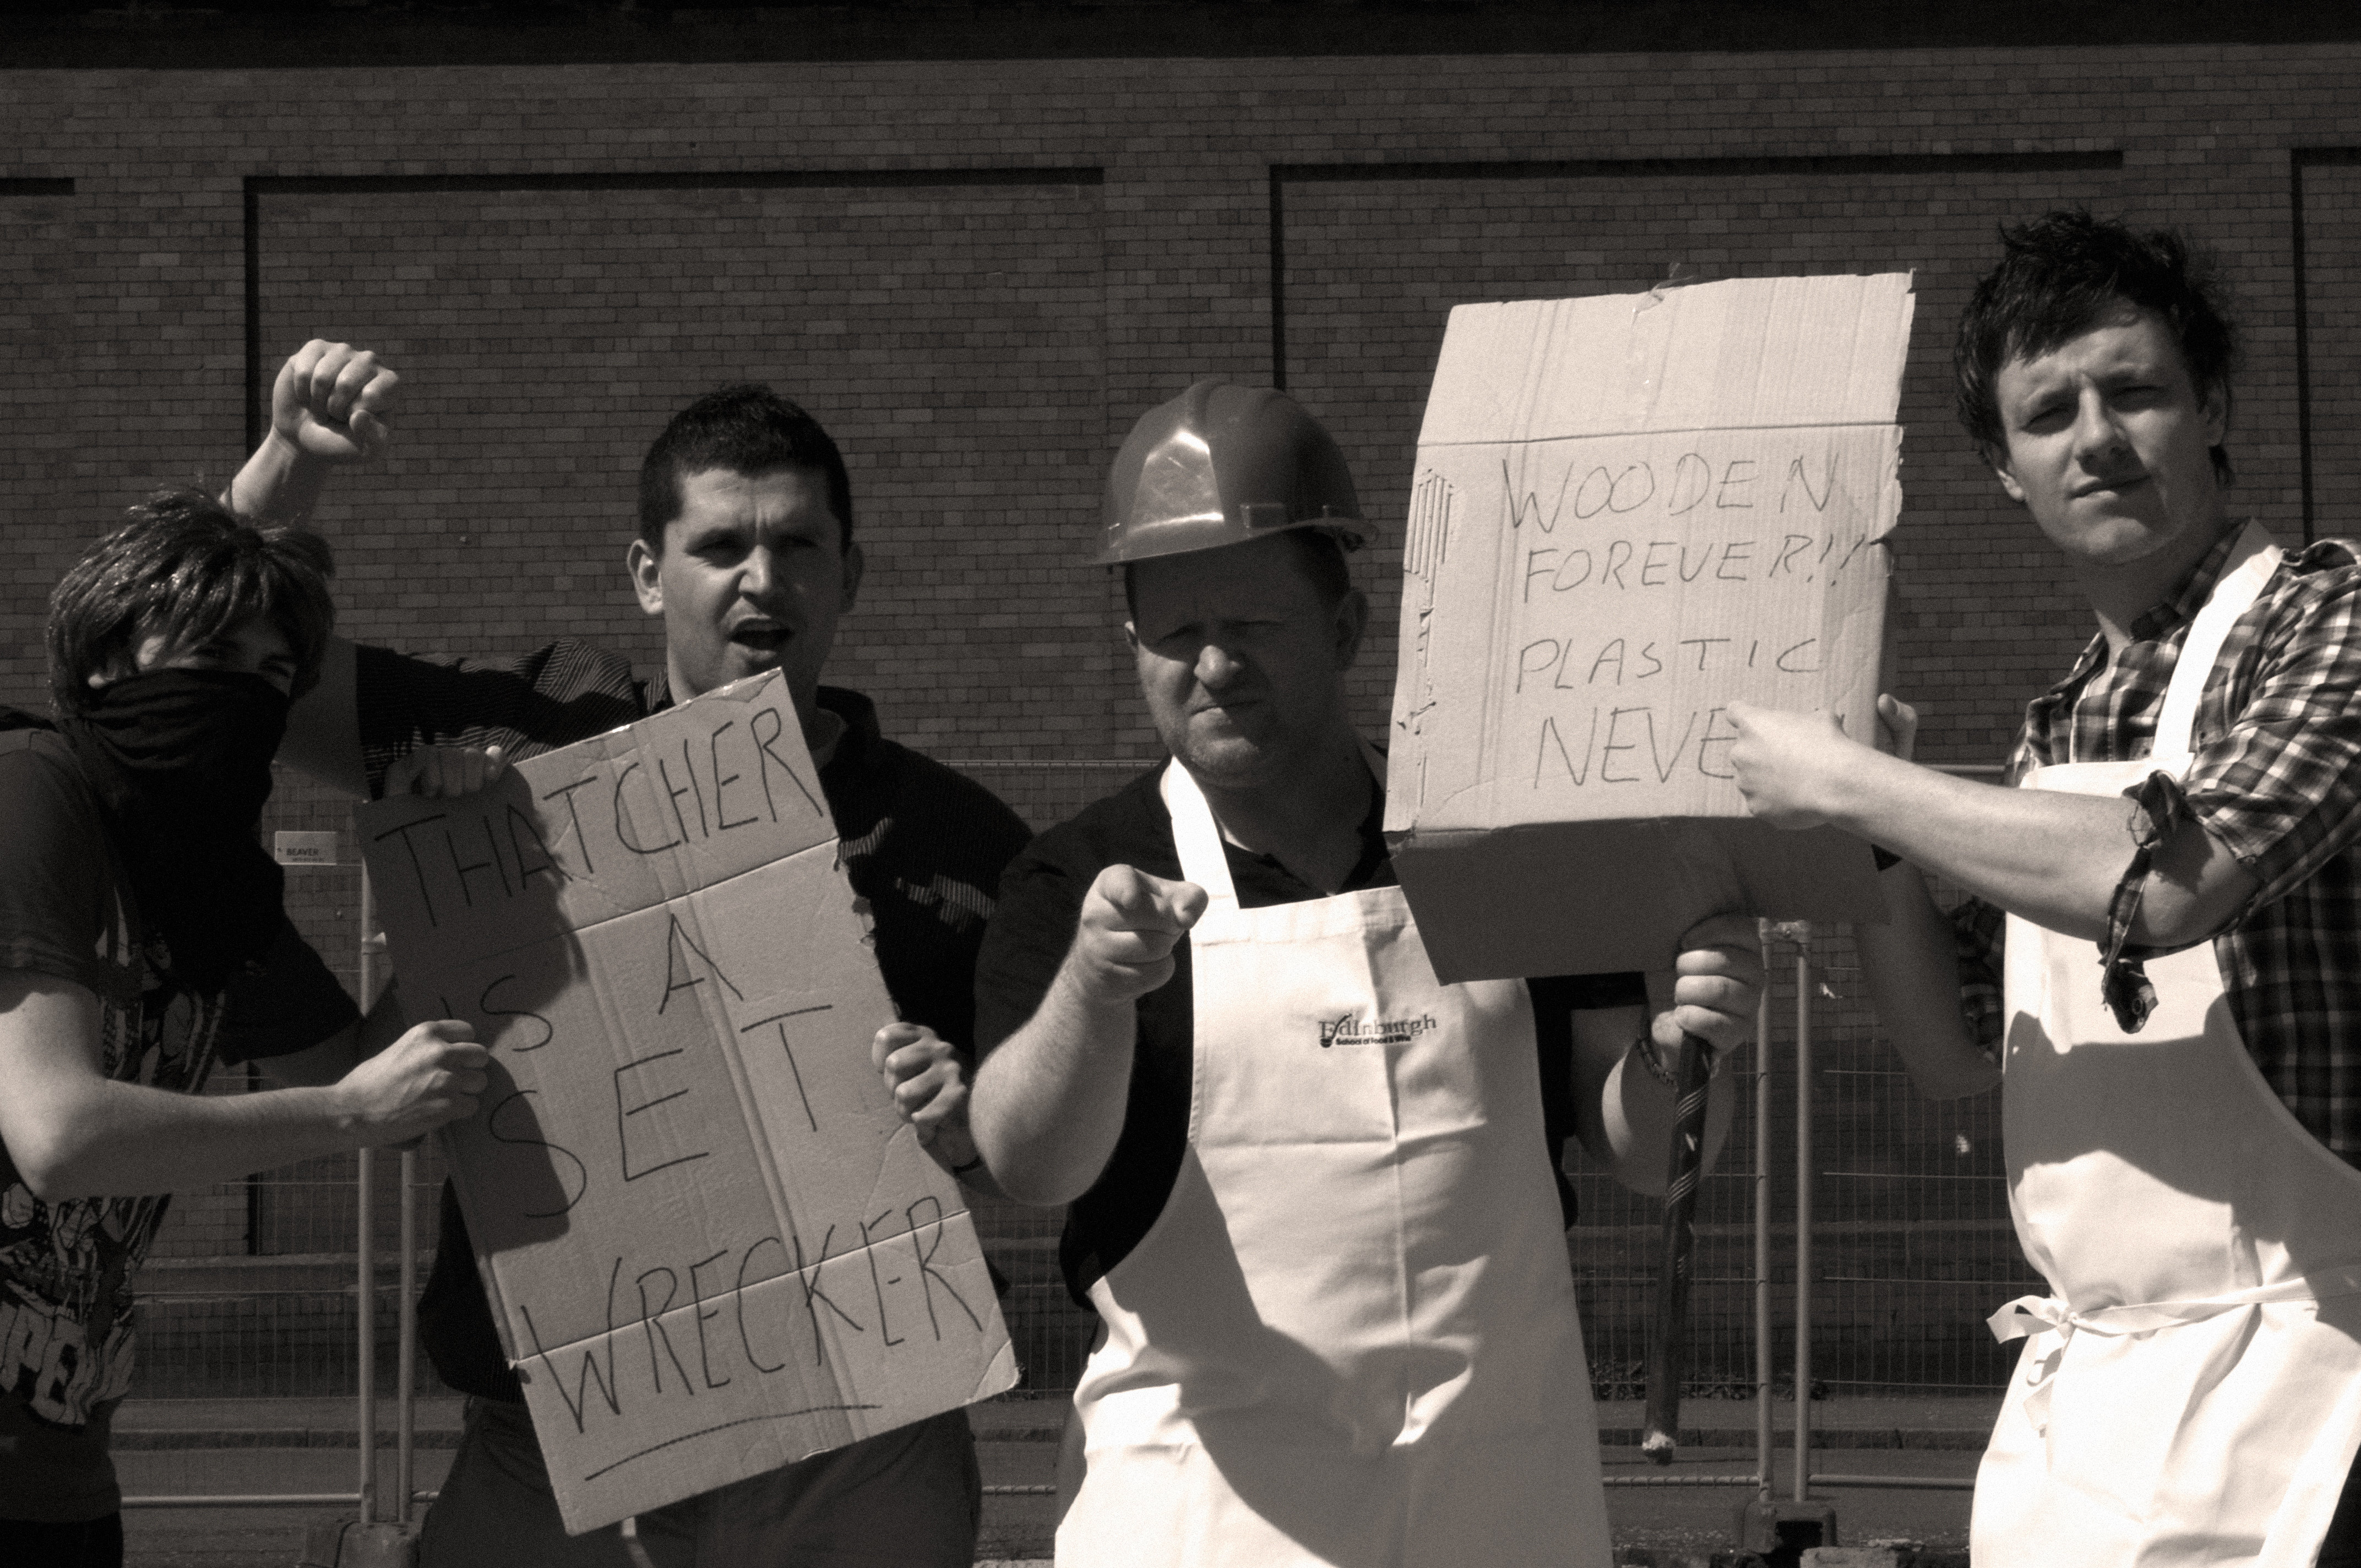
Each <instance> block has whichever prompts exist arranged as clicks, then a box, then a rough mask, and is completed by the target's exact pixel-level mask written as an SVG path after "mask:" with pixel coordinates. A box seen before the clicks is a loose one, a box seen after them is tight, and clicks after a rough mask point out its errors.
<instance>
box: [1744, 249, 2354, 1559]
mask: <svg viewBox="0 0 2361 1568" xmlns="http://www.w3.org/2000/svg"><path fill="white" fill-rule="evenodd" d="M2004 243H2005V247H2006V254H2005V256H2004V259H2003V261H2002V263H2001V265H2000V266H1999V267H1998V268H1996V269H1994V270H1993V272H1992V273H1991V274H1990V275H1989V276H1988V277H1986V278H1985V279H1984V280H1983V281H1982V283H1981V284H1980V285H1979V287H1978V289H1977V291H1976V294H1975V296H1974V298H1973V300H1972V301H1971V303H1970V305H1969V307H1968V310H1967V313H1966V315H1965V316H1964V318H1963V319H1962V322H1961V324H1960V340H1959V346H1958V351H1957V365H1958V371H1959V383H1960V393H1959V400H1960V414H1961V418H1962V420H1963V422H1965V423H1966V425H1967V427H1968V430H1969V433H1970V434H1971V436H1972V437H1973V438H1974V440H1975V441H1976V444H1977V446H1978V449H1979V450H1980V452H1981V453H1982V455H1983V456H1984V458H1985V460H1986V461H1987V462H1988V463H1989V464H1990V465H1991V466H1992V467H1993V472H1994V474H1995V476H1996V477H1998V478H1999V480H2000V482H2001V486H2002V488H2003V489H2004V491H2005V492H2006V493H2007V495H2008V496H2009V498H2010V499H2012V500H2014V501H2015V502H2016V503H2017V504H2018V505H2019V506H2021V507H2023V508H2024V509H2025V510H2026V511H2027V512H2028V513H2030V514H2031V517H2032V520H2033V521H2034V523H2035V524H2036V526H2037V527H2038V528H2039V529H2040V530H2041V532H2043V534H2044V535H2046V536H2047V537H2048V540H2049V542H2050V543H2051V544H2052V545H2054V546H2055V547H2056V548H2057V549H2058V550H2059V552H2060V553H2061V554H2063V556H2064V560H2063V563H2062V565H2064V566H2065V568H2066V569H2067V571H2068V572H2069V573H2070V575H2071V576H2072V578H2073V580H2074V582H2075V584H2076V586H2077V587H2080V588H2081V590H2082V592H2083V594H2084V596H2085V597H2086V598H2087V599H2088V600H2089V602H2090V605H2091V608H2092V613H2093V616H2094V618H2095V619H2096V620H2097V622H2098V634H2097V635H2096V636H2095V637H2093V638H2092V641H2091V643H2090V645H2089V646H2088V647H2087V648H2085V649H2084V650H2083V652H2082V654H2081V657H2080V658H2079V659H2077V660H2076V661H2075V663H2074V666H2073V668H2072V669H2071V670H2070V671H2069V672H2068V673H2067V674H2066V675H2065V677H2064V678H2063V679H2062V680H2060V681H2059V683H2058V684H2057V685H2054V686H2052V687H2050V688H2049V690H2048V691H2047V692H2045V693H2043V694H2042V695H2041V696H2038V697H2037V698H2035V699H2034V700H2033V702H2032V703H2031V704H2030V705H2029V706H2028V707H2027V709H2026V723H2025V728H2024V730H2023V731H2022V733H2021V734H2020V736H2019V738H2018V740H2017V743H2016V746H2015V751H2013V753H2012V755H2011V757H2010V762H2009V768H2008V779H2007V784H2008V785H2009V786H2010V787H2005V788H1994V787H1993V786H1991V785H1988V784H1975V783H1971V782H1969V781H1966V780H1963V779H1958V778H1952V777H1947V776H1945V775H1943V774H1940V773H1935V772H1933V771H1932V770H1929V769H1924V768H1918V767H1915V766H1912V765H1911V764H1910V763H1909V762H1907V761H1906V759H1907V756H1908V753H1909V743H1910V739H1911V735H1912V733H1913V731H1914V729H1915V727H1916V715H1915V714H1914V713H1913V712H1912V711H1911V710H1910V709H1909V708H1908V707H1906V706H1905V705H1902V704H1900V703H1897V702H1895V701H1894V699H1893V698H1891V697H1887V698H1882V699H1881V700H1880V705H1879V707H1880V716H1881V718H1882V720H1883V724H1882V725H1881V729H1882V730H1883V741H1884V742H1885V745H1886V747H1887V748H1889V749H1888V750H1873V749H1872V747H1871V746H1869V745H1866V744H1863V743H1861V741H1858V740H1853V739H1850V738H1848V737H1846V736H1845V735H1844V734H1843V733H1842V732H1841V731H1840V730H1839V728H1838V726H1837V724H1836V722H1835V721H1834V720H1833V719H1831V718H1829V717H1828V716H1827V715H1825V714H1793V713H1779V712H1772V711H1768V710H1763V709H1757V708H1752V707H1745V706H1742V705H1741V706H1739V707H1735V708H1733V718H1734V719H1735V721H1736V723H1737V724H1738V726H1739V729H1740V731H1741V738H1740V739H1739V740H1738V741H1737V742H1736V743H1735V745H1734V746H1733V748H1732V753H1731V761H1732V765H1733V767H1734V768H1735V770H1736V771H1737V773H1738V775H1739V781H1740V786H1741V789H1743V790H1744V791H1745V792H1746V795H1747V798H1748V801H1749V804H1750V806H1751V807H1752V810H1753V812H1754V814H1755V815H1757V816H1759V817H1764V818H1765V819H1767V820H1769V821H1772V822H1773V823H1775V824H1777V825H1779V826H1782V827H1805V826H1809V825H1813V824H1817V823H1822V822H1832V823H1835V824H1836V825H1838V826H1839V827H1841V828H1846V829H1848V830H1849V831H1851V832H1854V833H1857V834H1859V835H1860V836H1861V837H1862V838H1864V839H1869V840H1870V841H1871V842H1872V844H1874V845H1877V846H1879V849H1880V855H1879V860H1880V863H1881V865H1883V866H1885V868H1886V870H1885V872H1884V873H1883V883H1884V888H1885V893H1886V899H1887V904H1888V906H1889V910H1890V912H1891V924H1889V925H1887V926H1885V927H1864V928H1862V929H1861V932H1860V933H1859V938H1860V946H1861V958H1862V968H1863V973H1864V977H1865V978H1866V979H1867V981H1869V984H1870V989H1871V992H1872V997H1873V999H1874V1001H1875V1002H1876V1004H1877V1008H1878V1013H1879V1015H1880V1018H1881V1020H1882V1021H1883V1024H1884V1025H1885V1026H1886V1028H1887V1030H1888V1032H1889V1033H1890V1034H1891V1036H1892V1037H1893V1038H1894V1042H1895V1045H1896V1047H1897V1048H1898V1049H1899V1050H1900V1052H1901V1054H1902V1056H1903V1058H1904V1059H1905V1062H1906V1063H1907V1064H1908V1066H1909V1069H1910V1071H1911V1073H1912V1076H1913V1078H1914V1079H1915V1080H1916V1082H1917V1083H1918V1084H1919V1086H1920V1087H1921V1088H1922V1089H1923V1090H1925V1091H1927V1092H1928V1093H1931V1094H1935V1095H1938V1096H1952V1095H1959V1094H1966V1093H1972V1092H1976V1091H1981V1090H1983V1089H1987V1088H1989V1087H1991V1086H1992V1085H1993V1084H1994V1083H1995V1082H1999V1083H2003V1084H2004V1096H2005V1106H2004V1128H2005V1135H2006V1139H2007V1154H2008V1167H2009V1178H2010V1204H2011V1211H2012V1213H2013V1215H2014V1216H2015V1221H2016V1224H2017V1232H2018V1236H2019V1239H2020V1241H2021V1242H2022V1243H2023V1245H2024V1246H2025V1249H2026V1255H2027V1256H2028V1257H2029V1258H2030V1259H2031V1260H2032V1261H2033V1262H2034V1264H2035V1265H2036V1266H2037V1267H2039V1268H2040V1270H2041V1272H2042V1273H2043V1275H2044V1276H2045V1277H2046V1278H2048V1281H2049V1282H2050V1286H2051V1292H2052V1293H2051V1295H2050V1297H2048V1298H2047V1299H2042V1298H2035V1297H2027V1298H2026V1299H2023V1300H2020V1301H2018V1302H2014V1303H2011V1304H2010V1305H2009V1306H2008V1307H2007V1308H2004V1309H2003V1310H2002V1311H2001V1312H2000V1313H1998V1314H1996V1315H1995V1316H1994V1319H1993V1329H1994V1332H1995V1333H1998V1334H2000V1335H2001V1336H2002V1337H2003V1338H2009V1337H2015V1336H2016V1335H2018V1334H2026V1335H2028V1336H2029V1337H2028V1343H2027V1346H2026V1352H2025V1355H2024V1360H2023V1361H2022V1362H2021V1363H2020V1366H2019V1371H2018V1375H2017V1376H2016V1377H2015V1380H2014V1381H2013V1383H2012V1387H2011V1390H2010V1398H2009V1400H2008V1403H2007V1405H2006V1406H2005V1407H2004V1410H2003V1413H2002V1416H2001V1420H2000V1423H1999V1426H1998V1427H1997V1428H1996V1430H1995V1431H1994V1434H1993V1443H1992V1446H1991V1448H1990V1449H1989V1450H1988V1451H1987V1453H1986V1455H1985V1459H1984V1464H1983V1468H1982V1473H1981V1474H1980V1475H1979V1478H1978V1484H1977V1492H1976V1503H1975V1522H1974V1526H1973V1539H1972V1543H1971V1544H1972V1549H1973V1551H1974V1553H1975V1556H1976V1559H1977V1562H1978V1563H1980V1564H2007V1563H2045V1564H2057V1563H2085V1562H2088V1563H2129V1562H2134V1561H2150V1560H2162V1559H2161V1558H2157V1559H2151V1558H2150V1557H2149V1556H2147V1555H2145V1554H2146V1553H2149V1552H2162V1553H2164V1554H2165V1555H2166V1556H2167V1557H2169V1560H2170V1561H2173V1562H2177V1563H2179V1562H2187V1563H2281V1562H2285V1563H2311V1562H2313V1561H2317V1562H2318V1563H2321V1564H2323V1565H2337V1564H2356V1563H2361V1488H2356V1486H2354V1485H2353V1484H2352V1482H2351V1481H2350V1479H2349V1475H2350V1473H2351V1472H2352V1470H2353V1464H2354V1457H2355V1454H2356V1449H2361V1173H2356V1171H2355V1170H2354V1169H2353V1167H2354V1166H2355V1165H2356V1164H2361V852H2356V839H2357V838H2361V766H2357V765H2356V763H2361V702H2356V695H2361V694H2356V687H2361V641H2356V638H2355V637H2354V635H2353V629H2354V619H2355V607H2356V598H2361V566H2356V554H2355V551H2354V549H2353V547H2352V546H2351V545H2350V544H2348V543H2345V542H2342V541H2323V542H2321V543H2315V544H2312V545H2310V546H2308V547H2306V548H2304V549H2303V550H2302V551H2301V552H2300V553H2291V554H2286V555H2284V556H2282V555H2280V554H2279V552H2278V550H2277V547H2276V546H2273V545H2272V544H2271V543H2270V542H2269V539H2268V535H2267V534H2265V533H2264V532H2262V531H2261V530H2260V529H2258V528H2256V527H2254V526H2253V525H2251V524H2246V525H2242V524H2241V523H2239V522H2238V521H2235V520H2234V519H2233V518H2232V517H2231V515H2230V512H2229V510H2228V508H2227V504H2226V498H2225V496H2224V489H2225V488H2226V486H2227V484H2228V481H2229V479H2230V464H2229V460H2228V457H2227V455H2226V454H2225V453H2224V449H2223V441H2224V435H2225V434H2226V432H2227V426H2228V422H2229V413H2230V400H2231V399H2230V383H2229V376H2230V369H2231V364H2232V358H2233V337H2232V331H2231V328H2230V325H2229V323H2228V322H2227V321H2226V320H2225V319H2224V316H2223V314H2222V313H2221V312H2220V310H2219V308H2218V306H2217V303H2216V302H2215V299H2214V298H2213V291H2212V290H2211V288H2210V287H2209V285H2208V283H2207V281H2206V280H2205V279H2204V277H2203V276H2202V269H2199V268H2198V267H2196V266H2194V265H2193V264H2192V263H2191V258H2190V257H2189V255H2188V253H2187V250H2186V248H2185V247H2184V246H2183V245H2182V244H2181V242H2180V240H2179V239H2178V238H2177V237H2176V236H2172V235H2169V234H2152V235H2139V234H2135V233H2133V232H2132V231H2130V230H2128V229H2126V228H2125V226H2123V225H2120V224H2117V223H2112V222H2104V221H2100V220H2096V219H2093V218H2092V217H2091V216H2090V215H2089V214H2079V213H2052V214H2048V215H2047V216H2045V217H2042V218H2039V219H2037V220H2035V221H2033V222H2031V223H2028V224H2026V225H2022V226H2020V227H2018V228H2015V229H2014V230H2011V231H2008V232H2007V233H2006V234H2005V235H2004ZM2176 676H2178V677H2179V678H2178V679H2176ZM1919 868H1924V869H1925V870H1927V871H1929V872H1936V873H1938V874H1939V875H1941V876H1943V877H1945V878H1947V879H1949V881H1950V882H1951V883H1954V884H1956V885H1958V886H1960V887H1962V888H1964V889H1966V890H1967V891H1968V893H1969V894H1971V899H1970V902H1969V903H1968V904H1967V905H1965V906H1964V907H1963V908H1962V910H1961V911H1960V917H1959V919H1958V922H1957V928H1956V931H1955V929H1954V925H1953V923H1952V922H1951V921H1950V920H1949V919H1947V917H1946V916H1944V915H1943V914H1942V913H1941V912H1940V911H1939V910H1938V908H1937V907H1936V905H1934V903H1933V901H1932V900H1931V899H1930V898H1929V897H1928V895H1927V888H1926V884H1925V883H1924V881H1923V879H1922V878H1921V875H1920V871H1919ZM2004 926H2005V941H2004V939H2003V938H2004ZM2233 1454H2235V1461H2234V1460H2233V1458H2232V1455H2233ZM2340 1498H2341V1499H2342V1501H2341V1503H2340ZM2315 1551H2317V1552H2318V1556H2317V1558H2316V1559H2315V1557H2314V1556H2313V1552H2315Z"/></svg>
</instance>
